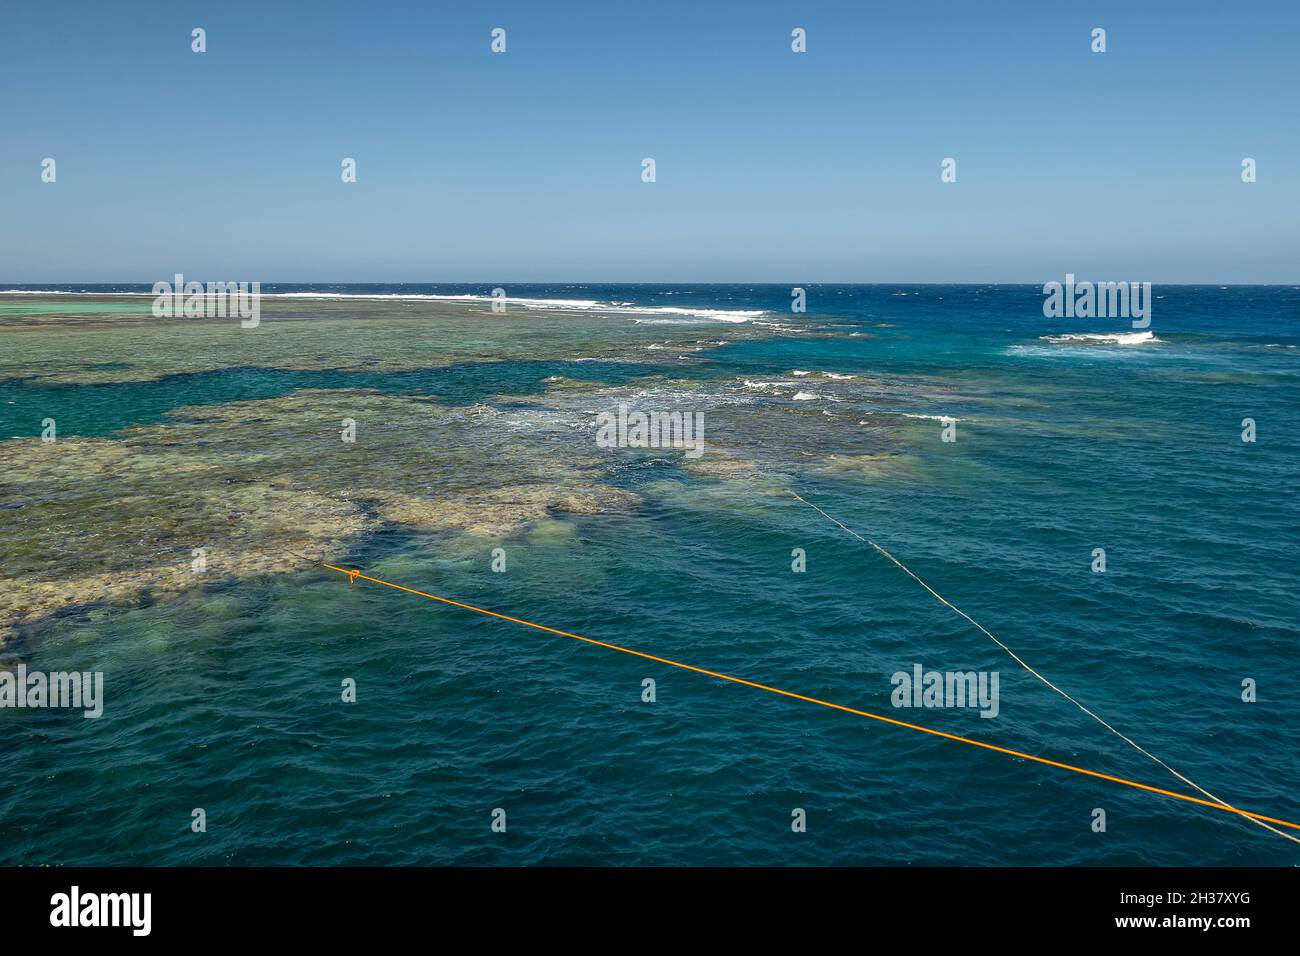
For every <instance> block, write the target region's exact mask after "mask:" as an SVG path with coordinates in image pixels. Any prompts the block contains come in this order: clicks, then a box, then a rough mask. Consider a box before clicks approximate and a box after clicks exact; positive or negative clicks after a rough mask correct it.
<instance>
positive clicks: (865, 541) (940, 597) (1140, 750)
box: [790, 491, 1300, 843]
mask: <svg viewBox="0 0 1300 956" xmlns="http://www.w3.org/2000/svg"><path fill="white" fill-rule="evenodd" d="M790 494H792V495H794V497H795V498H796V499H798V500H799V501H802V502H803V503H804V504H806V505H807V506H808V507H809V508H812V509H813V510H814V511H816V512H817V513H818V514H819V515H821V516H822V517H823V518H825V519H826V520H827V521H829V522H831V523H832V524H834V525H837V526H838V527H839V528H840V529H841V530H843V531H845V532H847V533H848V534H850V535H852V536H853V537H855V538H857V539H858V540H859V541H861V542H862V543H863V544H869V545H871V547H873V548H875V549H876V550H877V551H879V552H880V553H881V554H883V555H884V556H885V557H886V558H888V559H889V560H890V561H892V562H893V563H894V564H896V565H897V566H898V567H899V568H901V569H902V570H903V571H904V572H906V574H907V575H908V577H910V578H911V579H912V580H913V581H915V582H916V583H917V584H919V585H921V587H923V588H925V589H926V590H927V591H929V592H930V593H931V594H932V595H933V596H934V598H935V600H937V601H938V602H939V603H940V604H942V605H944V607H947V608H950V609H951V610H953V611H955V612H957V614H959V615H961V616H962V617H963V618H965V619H966V620H967V621H969V622H970V623H971V624H973V625H974V626H975V627H976V628H977V629H978V630H979V631H980V632H981V633H982V634H984V636H986V637H987V638H988V639H989V640H991V641H992V642H993V643H994V644H996V645H997V646H998V647H1000V648H1002V649H1003V650H1004V651H1006V652H1007V653H1008V654H1009V655H1011V659H1012V660H1014V661H1015V662H1016V663H1017V664H1019V665H1020V666H1021V667H1023V668H1024V669H1025V670H1027V671H1028V672H1029V673H1031V674H1033V675H1034V676H1035V677H1037V678H1038V679H1039V680H1040V681H1042V682H1043V683H1044V684H1046V685H1047V686H1048V687H1050V688H1051V689H1052V690H1054V691H1056V692H1057V693H1058V694H1060V695H1061V696H1062V697H1064V698H1065V699H1066V700H1068V701H1069V702H1070V703H1072V704H1073V705H1074V706H1075V707H1078V708H1079V709H1080V710H1081V711H1083V712H1084V713H1085V714H1087V715H1088V716H1089V717H1091V718H1092V719H1093V720H1095V721H1096V722H1097V723H1099V724H1101V725H1102V726H1103V727H1105V728H1106V729H1107V730H1109V731H1110V732H1111V733H1112V734H1114V735H1115V736H1116V737H1118V738H1119V739H1120V740H1122V741H1124V742H1125V743H1126V744H1128V745H1129V746H1130V747H1132V748H1133V749H1134V750H1136V751H1137V752H1138V753H1140V754H1143V755H1144V756H1147V757H1150V758H1151V759H1152V760H1154V761H1155V762H1156V763H1158V764H1159V765H1160V766H1162V767H1164V768H1165V769H1166V770H1168V771H1169V772H1170V773H1171V774H1173V775H1174V776H1175V777H1177V778H1178V779H1179V780H1181V781H1182V782H1183V783H1185V784H1187V785H1188V786H1189V787H1194V788H1195V789H1196V790H1199V791H1200V792H1201V793H1203V794H1205V796H1207V797H1209V798H1210V799H1211V800H1213V801H1214V802H1215V803H1217V804H1219V805H1220V806H1223V807H1226V808H1227V809H1229V810H1231V811H1232V812H1233V813H1237V814H1240V815H1241V816H1242V817H1243V818H1244V819H1246V820H1249V821H1250V822H1251V823H1256V824H1258V825H1259V826H1261V827H1263V828H1264V829H1265V830H1269V831H1270V832H1272V833H1276V834H1277V835H1278V836H1280V837H1284V838H1285V839H1287V840H1290V841H1291V842H1292V843H1300V839H1297V838H1296V837H1293V836H1291V834H1289V833H1283V832H1282V831H1281V830H1278V829H1276V828H1275V827H1272V826H1270V825H1269V824H1267V823H1265V822H1264V821H1263V820H1256V819H1255V818H1254V817H1252V816H1250V815H1249V814H1247V813H1244V812H1243V811H1241V810H1238V809H1237V808H1236V807H1234V806H1233V805H1232V804H1230V803H1228V802H1227V801H1226V800H1222V799H1220V798H1219V797H1216V796H1215V795H1214V794H1212V793H1210V791H1208V790H1206V789H1205V788H1204V787H1202V786H1201V785H1200V784H1198V783H1197V782H1196V781H1194V780H1191V779H1190V778H1188V777H1185V776H1184V775H1183V774H1181V773H1179V772H1178V771H1177V770H1175V769H1174V768H1173V767H1171V766H1169V764H1167V763H1165V762H1164V761H1163V760H1161V759H1160V758H1159V757H1157V756H1156V755H1155V754H1153V753H1152V752H1151V751H1149V750H1147V749H1146V748H1145V747H1143V746H1141V745H1140V744H1138V743H1137V742H1135V741H1134V740H1133V739H1132V738H1130V737H1128V736H1126V735H1125V734H1122V733H1120V732H1119V731H1118V730H1116V729H1115V728H1114V727H1112V726H1111V725H1110V724H1109V723H1107V722H1106V721H1105V720H1102V718H1100V717H1098V716H1097V715H1096V714H1094V713H1093V712H1092V711H1091V710H1089V709H1088V708H1087V707H1085V706H1083V704H1081V703H1079V702H1078V701H1077V700H1075V699H1074V698H1073V697H1071V696H1070V695H1069V694H1067V693H1066V692H1065V691H1063V690H1061V688H1059V687H1057V686H1056V685H1055V684H1053V683H1052V682H1051V681H1050V680H1048V679H1047V678H1046V677H1044V676H1043V675H1042V674H1040V673H1039V672H1038V671H1036V670H1034V669H1033V668H1032V667H1030V666H1029V665H1028V664H1027V663H1025V661H1024V660H1023V659H1022V658H1021V657H1020V655H1019V654H1017V653H1016V652H1015V651H1013V650H1012V649H1011V648H1009V647H1007V645H1006V644H1003V643H1002V642H1001V641H1000V640H998V639H997V638H996V637H994V636H993V634H992V633H991V632H990V631H989V630H988V628H986V627H985V626H984V625H983V624H981V623H980V622H979V621H977V620H975V619H974V618H973V617H971V616H970V615H969V614H967V613H966V612H965V611H963V610H962V609H961V608H959V607H957V606H956V605H955V604H953V603H952V602H950V601H948V600H947V599H946V598H944V596H943V595H942V594H940V593H939V592H938V591H936V590H935V589H934V588H932V587H930V585H928V584H926V583H925V582H924V581H922V580H921V579H920V577H918V576H917V575H916V574H915V573H914V572H913V571H912V569H911V568H909V567H907V565H905V564H903V562H902V561H899V560H898V558H896V557H894V556H893V555H892V554H890V553H889V552H888V551H886V550H885V549H884V548H882V547H881V546H880V545H878V544H876V542H874V541H872V540H871V539H870V538H864V537H863V536H862V535H860V534H858V533H857V532H856V531H854V530H853V529H852V528H850V527H847V526H846V525H844V524H843V523H841V522H840V521H838V520H836V519H835V518H832V517H831V516H830V515H828V514H827V513H826V512H825V511H822V509H821V508H818V507H817V506H816V505H815V504H813V503H812V502H811V501H809V500H808V499H807V498H803V497H800V496H799V495H797V494H795V493H794V492H793V491H792V492H790Z"/></svg>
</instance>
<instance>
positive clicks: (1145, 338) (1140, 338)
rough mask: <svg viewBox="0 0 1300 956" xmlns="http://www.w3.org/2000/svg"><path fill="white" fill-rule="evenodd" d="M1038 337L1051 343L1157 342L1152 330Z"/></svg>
mask: <svg viewBox="0 0 1300 956" xmlns="http://www.w3.org/2000/svg"><path fill="white" fill-rule="evenodd" d="M1039 339H1040V340H1042V341H1044V342H1051V343H1052V344H1053V345H1070V344H1083V345H1142V344H1143V343H1145V342H1159V341H1160V339H1158V338H1156V334H1155V333H1154V332H1073V333H1068V334H1066V335H1040V336H1039Z"/></svg>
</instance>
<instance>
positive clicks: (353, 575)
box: [314, 519, 1300, 842]
mask: <svg viewBox="0 0 1300 956" xmlns="http://www.w3.org/2000/svg"><path fill="white" fill-rule="evenodd" d="M832 520H833V519H832ZM314 563H316V564H319V565H320V566H321V567H323V568H329V570H331V571H337V572H338V573H339V574H342V575H346V576H347V578H348V581H349V583H351V584H356V582H357V581H370V582H372V583H374V584H382V585H383V586H384V587H388V588H393V589H395V590H398V591H405V592H406V593H407V594H414V595H417V596H418V597H422V598H428V599H429V600H430V601H441V602H442V603H443V604H450V605H451V606H452V607H459V608H464V609H465V610H467V611H473V612H474V613H476V614H485V615H487V616H488V617H495V618H499V619H500V620H503V621H510V622H511V623H513V624H522V625H524V626H525V627H531V628H535V629H536V630H539V631H545V632H547V633H548V634H558V635H559V636H560V637H569V638H572V639H573V640H575V641H582V642H584V643H586V644H593V645H595V646H596V647H604V648H606V649H608V650H611V651H618V652H620V653H622V654H631V655H632V656H633V657H640V658H644V659H645V660H648V661H655V662H657V663H660V664H667V665H669V666H670V667H680V668H681V669H682V670H686V671H693V672H694V673H696V674H703V675H705V676H706V677H716V678H717V679H718V680H725V681H730V682H731V683H733V684H742V685H744V686H745V687H753V688H756V689H757V690H764V691H767V692H768V693H769V694H779V695H780V696H782V697H790V698H793V699H794V700H802V701H805V702H807V703H809V704H817V705H818V706H821V707H829V708H830V709H831V710H841V711H843V712H844V713H846V714H856V715H857V716H859V717H870V718H871V719H872V720H878V721H880V722H881V723H885V724H893V725H894V726H895V727H906V728H907V729H908V730H916V731H919V732H921V733H923V734H930V735H931V736H934V737H943V738H944V739H945V740H955V741H957V742H958V743H963V744H970V745H971V746H972V747H980V748H982V749H984V750H992V751H995V752H997V753H1002V754H1007V755H1008V756H1011V757H1019V758H1020V759H1021V760H1031V761H1033V762H1034V763H1040V764H1043V765H1045V766H1048V767H1057V768H1059V769H1061V770H1069V771H1072V772H1074V773H1080V774H1083V775H1084V776H1088V777H1096V778H1097V779H1099V780H1109V781H1111V782H1112V783H1120V784H1123V785H1124V786H1126V787H1133V788H1135V789H1137V790H1145V791H1147V792H1148V793H1158V794H1161V795H1162V796H1166V797H1174V798H1175V799H1178V800H1186V801H1187V802H1188V803H1195V804H1199V805H1201V806H1204V807H1210V808H1211V809H1213V810H1226V811H1228V812H1230V813H1237V814H1240V815H1241V816H1243V817H1248V818H1250V819H1251V820H1254V821H1255V822H1256V823H1259V822H1261V821H1267V822H1268V823H1275V824H1277V825H1278V826H1283V827H1290V828H1291V829H1292V830H1300V823H1291V822H1290V821H1289V820H1279V819H1277V818H1276V817H1266V816H1264V815H1263V814H1260V813H1251V812H1249V811H1246V810H1238V809H1237V808H1236V807H1232V806H1229V805H1228V804H1226V803H1224V802H1222V801H1216V802H1211V801H1209V800H1202V799H1201V798H1200V797H1192V796H1188V795H1187V794H1185V793H1177V792H1175V791H1173V790H1164V789H1162V788H1160V787H1153V786H1151V785H1150V784H1146V783H1139V782H1138V781H1136V780H1128V779H1125V778H1124V777H1115V776H1112V775H1111V774H1108V773H1101V772H1099V771H1097V770H1088V769H1087V768H1085V767H1076V766H1074V765H1073V764H1068V763H1061V762H1060V761H1058V760H1049V759H1048V758H1046V757H1036V756H1034V755H1033V754H1027V753H1022V752H1021V751H1019V750H1011V749H1009V748H1007V747H999V746H998V745H997V744H989V743H984V742H983V741H981V740H972V739H971V738H970V737H961V736H959V735H957V734H950V733H947V732H946V731H942V730H934V729H933V728H931V727H922V726H921V725H920V724H909V723H908V722H907V721H904V720H896V719H894V718H893V717H884V716H882V715H880V714H873V713H871V712H870V711H866V710H858V709H856V708H854V707H846V706H844V705H843V704H835V703H832V702H830V701H828V700H820V699H818V698H816V697H807V696H805V695H803V694H796V693H794V692H793V691H789V690H782V689H781V688H779V687H771V686H769V685H767V684H759V683H757V682H755V681H751V680H745V679H744V678H743V677H733V676H731V675H730V674H723V673H720V672H718V671H711V670H706V669H705V668H703V667H696V666H695V665H694V664H684V663H682V662H681V661H675V660H672V659H671V658H667V657H659V656H658V655H655V654H647V653H646V652H645V651H637V650H633V649H632V648H630V647H623V646H621V645H619V644H610V643H609V642H607V641H598V640H596V639H595V638H592V637H583V636H582V635H581V634H574V633H572V632H571V631H561V630H559V629H558V628H554V627H547V626H546V625H545V624H535V623H534V622H532V621H526V620H524V619H523V618H520V617H511V616H510V615H508V614H501V613H499V612H497V611H489V610H488V609H487V608H482V607H475V606H474V605H473V604H464V603H462V602H460V601H453V600H452V599H451V598H445V597H440V596H439V595H437V594H430V593H429V592H428V591H417V590H416V589H415V588H408V587H406V586H405V585H402V584H394V583H393V582H392V581H385V580H383V579H382V578H373V577H371V576H370V575H368V574H362V573H361V571H360V570H358V569H356V568H340V567H337V566H336V565H333V564H325V563H324V562H314ZM1198 789H1199V788H1198ZM1269 829H1270V830H1271V829H1273V828H1272V827H1269ZM1274 832H1278V831H1274ZM1282 836H1285V837H1287V839H1294V838H1293V837H1290V836H1288V835H1287V834H1285V833H1283V834H1282ZM1297 842H1300V841H1297Z"/></svg>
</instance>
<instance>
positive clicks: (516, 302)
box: [0, 289, 767, 325]
mask: <svg viewBox="0 0 1300 956" xmlns="http://www.w3.org/2000/svg"><path fill="white" fill-rule="evenodd" d="M0 295H45V296H49V295H90V296H117V295H120V296H139V297H143V298H149V299H152V298H156V296H155V295H154V293H152V292H99V291H85V292H66V291H48V292H45V291H41V290H39V289H0ZM261 296H262V298H263V299H303V300H307V301H312V300H315V301H339V300H344V301H346V300H357V301H370V302H484V303H492V302H496V301H500V300H498V299H496V298H494V297H493V296H490V295H477V294H468V293H467V294H457V295H439V294H434V293H425V292H263V293H261ZM505 303H506V307H507V308H510V307H512V306H518V307H521V308H525V309H541V310H548V309H549V310H551V311H558V312H604V313H607V314H614V315H652V316H670V315H675V316H684V317H685V320H683V319H676V320H674V319H659V320H655V319H638V320H637V322H638V324H641V323H644V324H646V325H686V324H689V320H691V319H705V320H709V321H714V322H748V321H749V320H750V319H756V318H758V317H760V316H763V315H767V313H766V312H765V311H763V310H762V309H703V308H700V309H691V308H685V307H681V306H669V305H633V304H632V303H630V302H601V301H599V300H597V299H528V298H516V297H513V296H509V295H507V296H506V297H505Z"/></svg>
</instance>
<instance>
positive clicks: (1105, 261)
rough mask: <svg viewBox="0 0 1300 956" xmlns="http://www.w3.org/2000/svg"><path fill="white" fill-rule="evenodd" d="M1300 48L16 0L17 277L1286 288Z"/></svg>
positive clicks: (1146, 26) (1094, 20)
mask: <svg viewBox="0 0 1300 956" xmlns="http://www.w3.org/2000/svg"><path fill="white" fill-rule="evenodd" d="M195 26H202V27H204V28H206V30H207V34H208V52H207V53H205V54H202V55H197V54H194V53H191V52H190V30H191V29H192V28H193V27H195ZM496 26H500V27H504V28H505V29H506V30H507V36H508V52H507V53H506V54H504V55H492V54H491V53H490V52H489V31H490V30H491V29H492V28H493V27H496ZM796 26H802V27H805V28H806V29H807V31H808V47H809V50H808V52H807V53H806V54H803V55H796V54H794V53H791V52H790V31H791V29H792V28H793V27H796ZM1094 26H1102V27H1105V28H1106V30H1107V32H1108V47H1109V50H1108V52H1106V53H1105V54H1101V55H1097V54H1093V53H1091V52H1090V50H1089V42H1090V40H1089V33H1090V31H1091V29H1092V28H1093V27H1094ZM1298 51H1300V3H1297V2H1294V0H1286V2H1283V0H1265V2H1258V3H1248V4H1238V3H1232V2H1226V0H1225V2H1215V3H1209V2H1201V0H1179V2H1152V0H1144V2H1132V0H1130V2H1049V0H1038V2H1005V3H997V2H987V3H983V2H981V3H974V2H936V0H927V2H915V3H911V2H908V3H883V2H881V3H875V2H872V3H868V2H862V0H858V2H820V0H819V2H803V3H792V2H791V3H777V2H766V0H751V2H703V0H694V2H682V3H679V2H675V0H657V2H650V3H644V4H640V3H633V2H614V0H603V2H565V0H555V2H540V0H528V2H518V3H505V2H481V3H480V2H475V3H469V2H462V3H451V2H447V3H439V2H431V0H421V2H414V0H412V2H383V0H372V2H363V0H356V2H346V3H342V2H330V0H324V2H315V0H314V2H311V3H289V2H283V3H277V2H274V0H260V2H248V0H209V2H203V3H199V2H185V0H167V2H163V0H158V2H152V3H144V2H135V3H132V2H116V0H115V2H104V0H86V2H73V3H45V4H38V3H19V2H16V0H14V2H6V3H4V4H3V6H2V7H0V97H2V100H0V281H4V282H56V281H147V282H152V281H154V280H156V279H161V278H165V277H167V276H170V275H171V274H172V273H174V272H184V273H186V274H187V275H188V276H190V277H192V278H201V279H216V278H229V279H248V280H252V279H259V280H261V281H354V282H365V281H380V282H383V281H411V282H419V281H461V280H463V281H490V282H507V281H517V282H518V281H547V280H585V281H624V280H627V281H664V282H671V281H682V282H685V281H702V282H707V281H772V282H786V281H798V282H817V281H845V282H854V281H861V282H871V281H883V282H905V281H917V282H920V281H936V282H938V281H953V282H960V281H1026V282H1045V281H1047V280H1049V279H1053V278H1057V279H1059V278H1061V277H1063V275H1064V273H1065V272H1067V271H1071V272H1075V273H1076V274H1078V275H1080V277H1088V278H1095V279H1111V280H1120V279H1129V280H1134V281H1155V282H1197V281H1207V282H1295V281H1297V280H1300V238H1298V236H1300V216H1298V213H1300V112H1298V110H1300V106H1298V104H1297V95H1298V94H1300V52H1298ZM47 156H49V157H53V158H55V159H56V160H57V163H58V182H57V183H56V184H54V185H46V184H43V183H41V181H40V163H41V160H42V159H43V158H44V157H47ZM345 156H350V157H354V158H355V159H356V160H357V163H358V179H359V182H357V183H356V184H354V185H344V184H343V183H341V182H340V178H339V172H340V168H339V162H340V160H341V159H342V158H343V157H345ZM645 156H652V157H654V158H655V160H656V161H657V164H658V182H656V183H654V184H652V185H647V184H644V183H642V182H641V179H640V172H641V166H640V163H641V159H642V157H645ZM948 156H951V157H954V158H956V159H957V163H958V166H957V172H958V181H957V183H955V184H943V183H941V182H940V181H939V163H940V161H941V160H942V159H943V158H944V157H948ZM1247 156H1249V157H1253V158H1254V159H1256V160H1257V161H1258V164H1259V167H1258V168H1259V181H1258V182H1257V183H1255V184H1253V185H1244V184H1243V183H1242V182H1241V180H1240V164H1241V160H1242V158H1243V157H1247Z"/></svg>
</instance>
